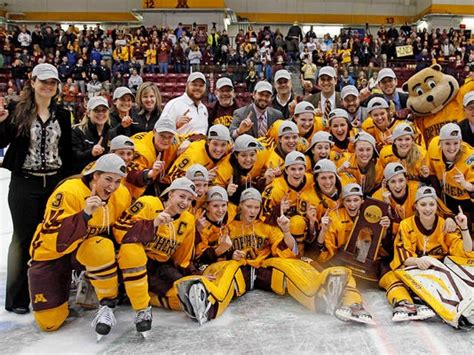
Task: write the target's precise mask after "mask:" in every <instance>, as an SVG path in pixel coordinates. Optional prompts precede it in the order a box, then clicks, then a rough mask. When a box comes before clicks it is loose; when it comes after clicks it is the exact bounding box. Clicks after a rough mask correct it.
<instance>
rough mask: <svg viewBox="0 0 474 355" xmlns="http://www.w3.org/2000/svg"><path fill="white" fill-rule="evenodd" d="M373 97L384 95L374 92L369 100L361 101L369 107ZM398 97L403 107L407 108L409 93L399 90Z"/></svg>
mask: <svg viewBox="0 0 474 355" xmlns="http://www.w3.org/2000/svg"><path fill="white" fill-rule="evenodd" d="M373 97H382V98H384V96H383V95H382V94H378V93H377V94H372V95H370V96H369V97H368V98H367V100H365V101H364V102H363V103H361V105H362V106H365V107H367V104H368V103H369V101H370V100H371V99H372V98H373ZM398 97H399V98H400V106H401V108H402V109H404V108H407V100H408V94H407V93H406V92H400V91H399V92H398Z"/></svg>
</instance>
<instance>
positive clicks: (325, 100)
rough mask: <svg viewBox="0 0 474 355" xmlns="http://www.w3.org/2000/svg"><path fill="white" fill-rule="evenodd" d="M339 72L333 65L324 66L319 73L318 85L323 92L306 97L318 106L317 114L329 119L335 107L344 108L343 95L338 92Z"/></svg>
mask: <svg viewBox="0 0 474 355" xmlns="http://www.w3.org/2000/svg"><path fill="white" fill-rule="evenodd" d="M336 84H337V74H336V70H335V69H334V68H333V67H330V66H326V67H322V68H321V69H320V70H319V73H318V86H319V87H320V88H321V92H318V93H317V94H313V95H309V96H307V97H305V99H304V100H305V101H308V102H311V103H312V104H313V106H314V107H315V108H316V115H319V116H322V117H323V118H325V119H326V120H328V119H329V113H330V112H331V111H332V110H333V109H335V108H342V104H341V97H340V95H339V93H338V92H336Z"/></svg>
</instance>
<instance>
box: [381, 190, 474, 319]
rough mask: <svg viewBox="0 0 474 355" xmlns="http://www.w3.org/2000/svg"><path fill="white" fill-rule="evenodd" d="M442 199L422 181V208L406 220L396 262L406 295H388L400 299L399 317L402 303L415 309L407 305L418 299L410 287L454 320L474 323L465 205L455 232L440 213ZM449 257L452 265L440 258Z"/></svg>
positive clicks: (397, 302)
mask: <svg viewBox="0 0 474 355" xmlns="http://www.w3.org/2000/svg"><path fill="white" fill-rule="evenodd" d="M436 200H437V195H436V192H435V190H434V189H433V188H432V187H428V186H424V187H420V188H419V189H418V191H417V193H416V200H415V209H416V214H415V215H414V216H411V217H409V218H407V219H404V220H403V221H402V222H401V223H400V229H399V232H398V235H397V237H396V240H395V252H394V259H393V261H392V263H391V264H390V266H391V268H392V270H396V271H395V274H396V277H397V278H398V280H399V283H398V284H397V287H398V288H399V289H403V290H404V293H405V297H400V296H399V297H397V298H391V297H390V294H389V293H388V294H387V296H389V302H390V303H392V304H393V305H394V317H395V315H396V314H397V312H399V309H400V310H401V311H403V312H402V314H405V313H407V314H408V315H411V314H413V313H414V312H415V309H413V308H412V307H409V306H407V303H411V302H412V301H411V297H410V295H409V290H410V291H413V292H414V293H416V294H417V295H418V296H419V297H420V298H421V299H422V300H423V301H424V302H426V303H427V304H428V305H429V306H430V307H431V308H433V309H434V310H435V311H436V313H437V314H438V315H439V316H440V317H441V318H442V319H443V320H444V321H445V322H447V323H448V324H450V325H452V326H453V327H455V328H471V327H472V326H473V324H474V295H473V292H472V290H473V289H472V279H473V269H474V268H473V267H472V266H470V265H472V262H473V261H474V252H473V251H472V239H471V235H470V233H469V228H468V222H467V217H466V215H464V213H463V211H462V209H461V207H459V214H458V215H457V216H456V217H455V221H456V223H457V225H458V227H459V229H458V230H457V231H456V232H455V233H447V232H445V231H444V230H443V229H444V219H443V218H442V217H439V216H438V215H437V213H436V212H437V208H438V206H437V202H436ZM446 256H449V257H448V258H445V257H446ZM443 258H445V263H446V265H449V266H446V265H445V264H443V263H441V262H440V261H439V260H441V259H443ZM410 267H411V268H410ZM402 281H403V282H402ZM469 283H471V284H469Z"/></svg>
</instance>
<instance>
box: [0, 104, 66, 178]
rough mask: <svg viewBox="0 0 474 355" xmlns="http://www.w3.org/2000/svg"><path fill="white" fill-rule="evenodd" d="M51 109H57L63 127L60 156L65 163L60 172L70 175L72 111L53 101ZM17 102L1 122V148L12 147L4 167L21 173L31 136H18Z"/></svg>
mask: <svg viewBox="0 0 474 355" xmlns="http://www.w3.org/2000/svg"><path fill="white" fill-rule="evenodd" d="M50 110H54V111H55V117H56V119H57V120H58V121H59V126H60V127H61V137H60V138H59V156H60V157H61V161H62V163H63V165H62V167H61V170H60V174H62V176H63V177H66V176H69V174H70V172H71V164H72V159H73V158H72V144H71V113H70V112H69V111H67V110H65V109H63V108H61V107H58V106H57V105H56V104H54V103H52V104H51V107H50ZM14 111H15V104H11V105H9V106H8V112H9V115H8V117H7V119H6V120H5V121H3V122H1V123H0V148H4V147H6V146H7V145H10V147H9V148H8V150H7V153H6V154H5V157H4V159H3V164H2V167H4V168H5V169H8V170H10V171H11V172H12V174H20V173H21V169H22V167H23V163H24V162H25V159H26V155H27V153H28V148H29V146H30V137H29V136H27V135H21V136H19V137H17V136H18V127H17V125H15V124H14V123H13V116H14Z"/></svg>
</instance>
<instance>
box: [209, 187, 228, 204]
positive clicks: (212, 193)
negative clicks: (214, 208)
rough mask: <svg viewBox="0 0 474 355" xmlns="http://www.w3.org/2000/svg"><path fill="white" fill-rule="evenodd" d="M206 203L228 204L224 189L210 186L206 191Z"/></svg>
mask: <svg viewBox="0 0 474 355" xmlns="http://www.w3.org/2000/svg"><path fill="white" fill-rule="evenodd" d="M206 201H207V202H210V201H224V202H229V196H228V195H227V191H226V189H224V188H223V187H222V186H211V187H210V188H209V190H207V198H206Z"/></svg>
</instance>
